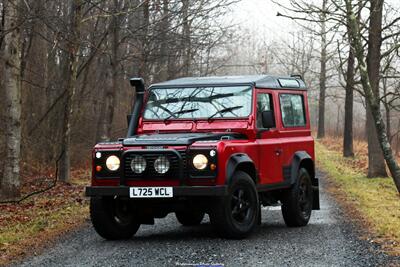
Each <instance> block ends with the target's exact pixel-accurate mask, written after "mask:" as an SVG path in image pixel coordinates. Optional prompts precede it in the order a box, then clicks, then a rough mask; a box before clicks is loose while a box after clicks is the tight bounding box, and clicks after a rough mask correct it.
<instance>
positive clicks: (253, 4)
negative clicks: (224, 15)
mask: <svg viewBox="0 0 400 267" xmlns="http://www.w3.org/2000/svg"><path fill="white" fill-rule="evenodd" d="M280 2H282V4H283V5H285V4H287V3H288V2H289V1H288V0H280ZM278 11H280V12H281V13H282V12H283V10H282V8H280V7H278V6H277V5H275V4H274V3H272V2H271V1H270V0H242V1H240V2H239V3H237V4H235V6H234V7H233V16H234V17H235V18H237V19H238V22H239V21H240V22H241V23H240V24H241V25H243V26H246V27H249V28H250V29H257V30H260V33H262V34H266V35H274V36H277V35H278V36H281V37H282V35H286V34H287V33H289V32H290V31H292V32H293V30H294V27H296V26H295V25H294V23H293V22H292V21H291V20H289V19H286V18H282V17H277V16H276V14H277V12H278ZM274 39H277V38H274Z"/></svg>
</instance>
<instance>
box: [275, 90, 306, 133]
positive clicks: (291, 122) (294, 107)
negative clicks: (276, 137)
mask: <svg viewBox="0 0 400 267" xmlns="http://www.w3.org/2000/svg"><path fill="white" fill-rule="evenodd" d="M279 100H280V104H281V112H282V122H283V126H284V127H301V126H305V125H306V118H305V113H304V100H303V96H302V95H294V94H293V95H292V94H281V95H279Z"/></svg>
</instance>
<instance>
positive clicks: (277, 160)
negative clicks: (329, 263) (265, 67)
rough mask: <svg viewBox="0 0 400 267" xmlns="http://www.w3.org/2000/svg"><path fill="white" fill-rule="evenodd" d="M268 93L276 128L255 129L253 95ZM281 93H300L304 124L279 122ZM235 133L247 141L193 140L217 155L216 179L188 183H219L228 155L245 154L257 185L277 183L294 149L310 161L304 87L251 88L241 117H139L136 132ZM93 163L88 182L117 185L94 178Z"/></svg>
mask: <svg viewBox="0 0 400 267" xmlns="http://www.w3.org/2000/svg"><path fill="white" fill-rule="evenodd" d="M258 93H268V94H271V95H272V99H273V107H274V113H275V122H276V128H274V129H270V130H264V131H258V130H257V129H256V126H255V124H256V123H255V116H256V115H255V114H256V107H257V105H256V101H257V100H256V99H257V98H256V94H258ZM282 93H290V94H299V95H302V96H303V99H304V108H305V116H306V125H305V126H304V127H292V128H285V127H284V126H283V123H282V117H281V111H280V103H279V95H280V94H282ZM226 131H229V132H238V133H242V134H245V135H246V136H247V138H248V139H247V140H219V141H212V142H195V143H193V144H192V145H191V146H189V150H190V149H191V148H201V147H207V148H210V147H212V148H215V149H216V150H217V155H218V161H217V162H218V164H217V170H218V172H217V177H216V179H215V180H214V179H193V180H191V181H190V182H189V184H188V185H223V184H225V182H226V168H227V163H228V160H229V159H230V157H231V156H232V154H235V153H244V154H247V155H248V156H249V157H250V158H251V159H252V161H253V162H254V164H255V167H256V170H257V172H258V177H259V183H260V184H275V183H281V182H283V180H284V177H283V171H282V168H283V167H284V166H289V165H290V164H291V162H292V159H293V156H294V154H295V153H296V152H297V151H306V152H307V153H308V154H309V155H310V156H311V158H312V160H313V161H314V159H315V158H314V140H313V138H312V136H311V130H310V118H309V110H308V103H307V92H306V91H304V90H299V91H296V90H293V89H290V90H276V89H273V90H269V89H255V90H253V108H252V114H251V115H250V116H249V117H248V118H241V119H215V120H213V121H211V122H207V121H206V120H198V121H191V120H170V121H168V123H164V122H162V121H146V120H143V119H140V120H139V129H138V134H150V133H155V132H157V133H173V132H174V133H175V132H226ZM164 148H172V149H185V148H186V147H182V146H180V147H174V146H165V147H164ZM129 149H135V150H136V149H145V147H140V146H139V147H132V146H130V147H123V146H122V145H121V144H114V145H109V144H107V145H105V144H99V145H96V147H95V148H94V151H93V155H94V154H95V152H96V151H99V150H101V151H103V150H129ZM94 168H95V166H93V177H92V185H96V186H101V185H108V186H110V185H111V186H113V185H119V181H118V179H102V180H100V179H95V175H94V173H95V169H94ZM127 185H128V186H178V185H179V181H178V180H173V181H159V180H157V181H155V180H148V179H146V180H143V181H128V182H127Z"/></svg>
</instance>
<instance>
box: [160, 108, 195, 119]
mask: <svg viewBox="0 0 400 267" xmlns="http://www.w3.org/2000/svg"><path fill="white" fill-rule="evenodd" d="M198 110H199V109H198V108H192V109H184V110H179V111H176V112H173V113H171V114H170V115H169V116H168V117H166V118H165V119H164V123H165V122H167V121H168V120H169V119H171V118H172V117H176V116H175V115H180V114H185V113H191V112H195V111H198Z"/></svg>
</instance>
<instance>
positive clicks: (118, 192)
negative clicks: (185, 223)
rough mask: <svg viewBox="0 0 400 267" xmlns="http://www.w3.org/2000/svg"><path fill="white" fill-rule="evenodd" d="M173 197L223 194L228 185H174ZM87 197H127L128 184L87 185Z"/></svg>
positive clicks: (225, 192)
mask: <svg viewBox="0 0 400 267" xmlns="http://www.w3.org/2000/svg"><path fill="white" fill-rule="evenodd" d="M172 188H173V194H174V197H185V196H187V197H194V196H225V195H227V194H228V186H225V185H220V186H174V187H172ZM85 195H86V196H87V197H96V196H122V197H129V186H88V187H86V190H85Z"/></svg>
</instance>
